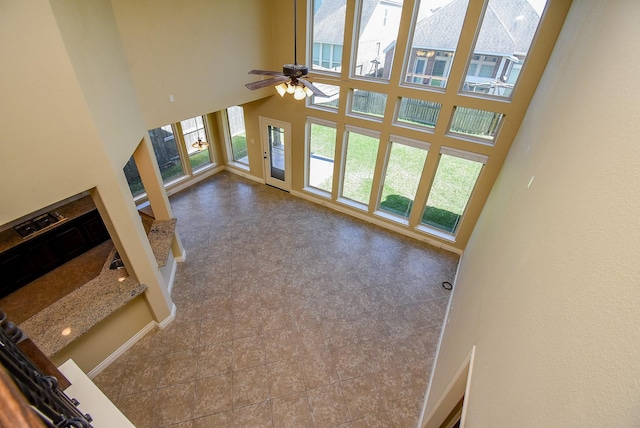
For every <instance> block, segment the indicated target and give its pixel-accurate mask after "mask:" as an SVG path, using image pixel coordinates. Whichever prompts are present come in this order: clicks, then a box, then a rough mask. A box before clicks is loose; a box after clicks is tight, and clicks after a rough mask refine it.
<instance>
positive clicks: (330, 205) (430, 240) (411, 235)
mask: <svg viewBox="0 0 640 428" xmlns="http://www.w3.org/2000/svg"><path fill="white" fill-rule="evenodd" d="M290 193H291V194H292V195H293V196H297V197H299V198H302V199H306V200H307V201H310V202H314V203H316V204H319V205H322V206H325V207H327V208H331V209H332V210H335V211H338V212H341V213H343V214H347V215H349V216H351V217H355V218H357V219H360V220H363V221H366V222H369V223H372V224H375V225H376V226H380V227H383V228H385V229H387V230H391V231H393V232H396V233H399V234H401V235H404V236H408V237H409V238H413V239H417V240H418V241H422V242H426V243H427V244H430V245H433V246H434V247H437V248H442V249H443V250H446V251H449V252H452V253H455V254H458V255H462V253H463V251H462V250H461V249H459V248H456V247H454V246H452V245H448V244H446V243H443V242H441V241H438V240H436V239H433V238H430V237H428V236H424V235H423V234H421V233H416V232H414V231H412V230H409V229H407V228H405V227H401V226H397V225H395V224H391V223H389V222H386V221H383V220H382V219H378V218H376V217H371V216H369V215H365V214H364V213H360V212H357V211H356V210H351V209H348V208H347V207H345V206H342V205H340V204H336V203H333V201H329V200H326V199H322V200H320V199H318V198H316V197H314V196H313V195H311V194H309V193H306V192H300V191H298V190H291V192H290Z"/></svg>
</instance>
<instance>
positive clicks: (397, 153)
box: [312, 125, 482, 233]
mask: <svg viewBox="0 0 640 428" xmlns="http://www.w3.org/2000/svg"><path fill="white" fill-rule="evenodd" d="M312 141H313V144H312V152H313V153H315V154H318V155H320V156H324V157H327V158H330V159H333V158H334V156H335V153H334V152H335V129H333V128H329V127H325V126H320V125H314V126H313V127H312ZM378 145H379V144H378V141H377V140H376V139H375V138H371V137H368V136H365V135H361V134H357V133H353V132H352V133H350V134H349V143H348V146H347V157H346V161H345V179H344V184H343V191H342V194H343V196H345V197H347V198H349V199H352V200H354V201H358V202H361V203H363V204H368V203H369V196H370V194H371V187H372V179H373V169H374V166H375V162H376V157H377V151H378ZM426 156H427V152H426V151H425V150H422V149H418V148H414V147H410V146H405V145H402V144H398V143H396V144H393V146H392V150H391V154H390V159H389V162H388V166H387V171H386V177H385V181H384V185H383V190H382V195H381V198H380V208H381V209H382V210H384V211H387V212H390V213H393V214H396V215H399V216H402V217H405V218H406V217H408V215H409V213H410V212H411V209H412V208H413V202H414V201H413V200H414V198H415V194H416V190H417V187H418V184H419V180H420V176H421V174H422V168H423V166H424V162H425V159H426ZM432 156H433V154H432ZM481 168H482V164H480V163H478V162H473V161H469V160H466V159H462V158H457V157H454V156H448V155H442V158H441V161H440V164H439V167H438V171H437V174H436V177H435V178H434V181H433V184H432V187H431V191H430V193H429V197H428V201H427V206H426V207H425V209H424V211H423V213H422V218H421V222H422V223H423V224H426V225H429V226H433V227H436V228H438V229H442V230H445V231H448V232H452V233H453V232H455V230H456V228H457V226H458V223H459V221H460V217H461V216H462V214H463V213H464V209H465V208H466V205H467V201H468V199H469V196H470V195H471V192H472V191H473V186H474V185H475V182H476V179H477V177H478V174H479V173H480V169H481ZM323 185H324V187H323ZM318 187H319V188H325V187H326V188H328V189H331V187H330V179H328V180H327V181H326V182H325V183H323V184H321V185H319V186H318Z"/></svg>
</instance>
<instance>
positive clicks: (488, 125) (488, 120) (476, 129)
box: [449, 107, 503, 143]
mask: <svg viewBox="0 0 640 428" xmlns="http://www.w3.org/2000/svg"><path fill="white" fill-rule="evenodd" d="M502 118H503V115H502V114H501V113H494V112H491V111H484V110H476V109H472V108H466V107H456V108H455V111H454V112H453V118H452V119H451V126H450V127H449V132H452V133H455V134H461V135H464V136H469V137H474V138H477V139H479V140H481V141H486V142H490V143H493V141H494V139H495V137H496V134H497V133H498V130H499V129H500V125H501V124H502Z"/></svg>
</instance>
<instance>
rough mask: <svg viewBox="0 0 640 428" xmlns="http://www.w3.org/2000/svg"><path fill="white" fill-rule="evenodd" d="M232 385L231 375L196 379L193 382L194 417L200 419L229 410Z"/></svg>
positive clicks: (225, 374)
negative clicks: (194, 398)
mask: <svg viewBox="0 0 640 428" xmlns="http://www.w3.org/2000/svg"><path fill="white" fill-rule="evenodd" d="M232 385H233V383H232V376H231V373H223V374H220V375H217V376H210V377H206V378H203V379H198V380H197V381H196V382H195V396H196V403H195V410H194V417H196V418H200V417H203V416H207V415H210V414H213V413H219V412H224V411H227V410H231V408H232Z"/></svg>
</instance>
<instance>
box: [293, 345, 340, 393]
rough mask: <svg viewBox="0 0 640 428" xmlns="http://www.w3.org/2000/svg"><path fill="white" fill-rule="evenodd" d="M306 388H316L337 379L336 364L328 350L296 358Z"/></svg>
mask: <svg viewBox="0 0 640 428" xmlns="http://www.w3.org/2000/svg"><path fill="white" fill-rule="evenodd" d="M298 362H299V364H300V369H301V370H302V375H303V376H304V383H305V386H306V387H307V389H316V388H319V387H321V386H324V385H329V384H332V383H334V382H336V381H338V374H337V371H336V365H335V363H334V361H333V358H332V356H331V353H330V352H329V351H323V352H319V353H317V354H309V355H304V356H301V357H299V358H298Z"/></svg>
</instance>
